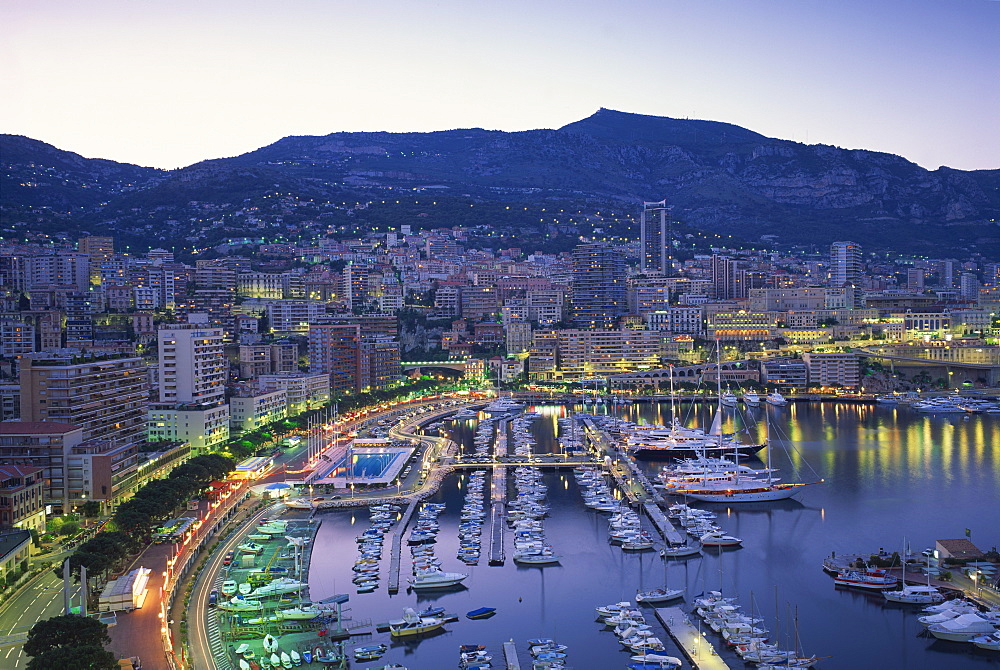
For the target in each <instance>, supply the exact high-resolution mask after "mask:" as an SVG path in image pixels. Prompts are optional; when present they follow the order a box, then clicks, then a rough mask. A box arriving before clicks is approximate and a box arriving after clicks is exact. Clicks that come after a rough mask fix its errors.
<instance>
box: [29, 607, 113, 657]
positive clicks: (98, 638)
mask: <svg viewBox="0 0 1000 670" xmlns="http://www.w3.org/2000/svg"><path fill="white" fill-rule="evenodd" d="M109 642H111V638H110V637H109V636H108V626H107V624H103V623H101V622H100V621H98V620H96V619H91V618H89V617H82V616H76V615H75V614H65V615H62V616H56V617H52V618H51V619H43V620H41V621H39V622H38V623H36V624H35V625H34V626H32V627H31V630H29V631H28V639H27V641H26V642H25V643H24V647H23V649H24V653H25V654H27V655H28V656H41V655H42V654H44V653H46V652H48V651H51V650H53V649H61V648H64V647H87V646H94V647H97V648H101V647H103V646H104V645H106V644H107V643H109ZM49 667H57V666H49ZM67 667H76V666H67Z"/></svg>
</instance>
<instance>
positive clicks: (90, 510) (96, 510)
mask: <svg viewBox="0 0 1000 670" xmlns="http://www.w3.org/2000/svg"><path fill="white" fill-rule="evenodd" d="M80 511H81V512H82V513H83V515H84V516H85V517H88V518H93V517H95V516H97V515H99V514H100V513H101V503H100V501H98V500H88V501H87V502H85V503H83V504H82V505H80Z"/></svg>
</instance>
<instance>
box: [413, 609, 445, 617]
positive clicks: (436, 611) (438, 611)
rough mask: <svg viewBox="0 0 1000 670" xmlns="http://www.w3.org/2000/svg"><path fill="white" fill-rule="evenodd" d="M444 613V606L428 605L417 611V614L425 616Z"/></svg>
mask: <svg viewBox="0 0 1000 670" xmlns="http://www.w3.org/2000/svg"><path fill="white" fill-rule="evenodd" d="M442 614H444V608H443V607H427V608H425V609H422V610H420V611H419V612H417V616H420V617H425V616H441V615H442Z"/></svg>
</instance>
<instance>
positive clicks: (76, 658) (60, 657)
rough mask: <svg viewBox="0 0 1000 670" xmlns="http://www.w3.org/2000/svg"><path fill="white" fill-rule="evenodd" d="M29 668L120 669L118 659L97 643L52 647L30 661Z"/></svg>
mask: <svg viewBox="0 0 1000 670" xmlns="http://www.w3.org/2000/svg"><path fill="white" fill-rule="evenodd" d="M27 668H28V670H51V669H52V668H74V670H77V669H79V670H118V660H117V659H116V658H115V655H114V654H113V653H111V652H110V651H107V650H105V649H102V648H101V647H98V646H96V645H84V646H80V647H61V648H59V649H51V650H49V651H47V652H45V653H44V654H41V655H39V656H36V657H35V658H33V659H31V660H30V661H28V665H27Z"/></svg>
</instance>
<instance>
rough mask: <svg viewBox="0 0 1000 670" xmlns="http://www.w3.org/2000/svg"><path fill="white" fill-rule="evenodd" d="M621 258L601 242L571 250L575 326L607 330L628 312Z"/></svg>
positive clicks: (621, 254)
mask: <svg viewBox="0 0 1000 670" xmlns="http://www.w3.org/2000/svg"><path fill="white" fill-rule="evenodd" d="M626 289H627V287H626V279H625V256H624V254H623V253H622V252H621V251H620V250H618V249H616V248H614V247H612V246H611V245H610V244H607V243H605V242H598V243H595V244H581V245H579V246H577V247H576V248H574V249H573V298H572V301H571V305H572V320H573V323H574V324H575V325H577V326H581V327H587V328H598V327H601V328H609V327H613V326H615V325H616V324H617V322H618V318H619V317H620V316H621V315H622V314H625V313H626V311H627V308H628V300H627V290H626Z"/></svg>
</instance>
